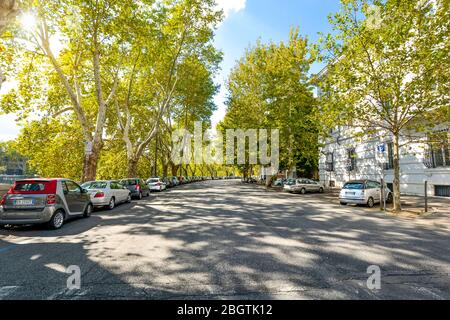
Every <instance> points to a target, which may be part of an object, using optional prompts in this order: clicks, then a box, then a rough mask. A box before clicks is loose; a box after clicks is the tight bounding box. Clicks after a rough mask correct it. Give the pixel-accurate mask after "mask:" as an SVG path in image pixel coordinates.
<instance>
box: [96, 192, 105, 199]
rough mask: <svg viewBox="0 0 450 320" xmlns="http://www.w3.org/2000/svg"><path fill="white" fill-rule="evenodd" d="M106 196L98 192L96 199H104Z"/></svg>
mask: <svg viewBox="0 0 450 320" xmlns="http://www.w3.org/2000/svg"><path fill="white" fill-rule="evenodd" d="M104 197H105V194H104V193H103V192H97V193H96V194H95V196H94V198H104Z"/></svg>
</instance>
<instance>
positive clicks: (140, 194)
mask: <svg viewBox="0 0 450 320" xmlns="http://www.w3.org/2000/svg"><path fill="white" fill-rule="evenodd" d="M138 199H139V200H142V192H139V196H138Z"/></svg>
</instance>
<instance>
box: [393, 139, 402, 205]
mask: <svg viewBox="0 0 450 320" xmlns="http://www.w3.org/2000/svg"><path fill="white" fill-rule="evenodd" d="M393 144H394V190H393V192H394V212H400V211H401V210H402V204H401V196H400V147H399V133H394V141H393Z"/></svg>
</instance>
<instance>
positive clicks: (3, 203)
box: [0, 194, 6, 206]
mask: <svg viewBox="0 0 450 320" xmlns="http://www.w3.org/2000/svg"><path fill="white" fill-rule="evenodd" d="M5 204H6V194H5V195H4V196H3V197H2V200H1V201H0V206H4V205H5Z"/></svg>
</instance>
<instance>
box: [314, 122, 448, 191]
mask: <svg viewBox="0 0 450 320" xmlns="http://www.w3.org/2000/svg"><path fill="white" fill-rule="evenodd" d="M353 130H354V129H350V128H347V127H339V128H337V129H336V130H333V131H332V132H330V133H331V138H329V139H328V140H327V141H326V142H325V143H324V147H323V148H322V149H321V157H320V163H319V170H320V180H321V181H322V182H323V183H324V184H325V185H326V186H331V187H342V186H343V184H344V183H345V182H346V181H348V180H353V179H372V180H377V181H380V180H381V179H382V177H383V174H384V176H385V181H386V182H387V184H388V186H389V187H390V188H391V190H392V182H393V180H394V171H393V148H392V138H391V137H390V136H389V135H385V134H383V132H382V131H380V132H378V133H377V134H375V135H372V136H366V137H365V138H356V137H355V134H354V131H353ZM433 135H434V137H433V141H435V137H436V136H437V137H438V138H439V139H440V140H439V141H441V142H440V143H433V145H431V144H428V143H427V138H426V137H425V139H424V140H423V142H422V143H414V144H406V145H405V146H403V147H401V148H400V170H401V171H400V183H401V192H402V193H404V194H410V195H424V194H425V182H426V181H428V189H427V192H428V195H429V196H445V197H450V127H449V126H448V125H447V126H441V127H439V128H437V129H436V133H435V134H433ZM403 142H404V141H403ZM400 143H401V144H402V141H400ZM383 150H384V152H383Z"/></svg>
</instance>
